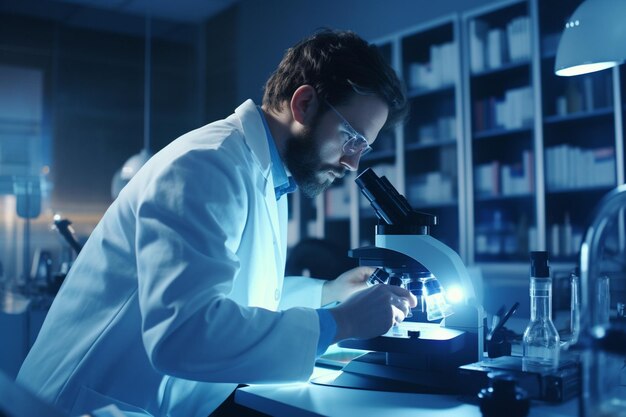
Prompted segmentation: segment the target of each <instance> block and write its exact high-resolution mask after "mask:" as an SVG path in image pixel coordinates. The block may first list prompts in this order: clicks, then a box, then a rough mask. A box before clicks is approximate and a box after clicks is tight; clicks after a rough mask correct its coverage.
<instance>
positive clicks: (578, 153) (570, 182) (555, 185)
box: [545, 144, 615, 191]
mask: <svg viewBox="0 0 626 417" xmlns="http://www.w3.org/2000/svg"><path fill="white" fill-rule="evenodd" d="M545 152H546V185H547V188H548V190H549V191H558V190H571V189H576V188H585V187H603V186H612V185H614V184H615V148H613V147H610V146H608V147H602V148H595V149H584V148H580V147H578V146H572V145H569V144H563V145H558V146H553V147H550V148H547V149H546V151H545Z"/></svg>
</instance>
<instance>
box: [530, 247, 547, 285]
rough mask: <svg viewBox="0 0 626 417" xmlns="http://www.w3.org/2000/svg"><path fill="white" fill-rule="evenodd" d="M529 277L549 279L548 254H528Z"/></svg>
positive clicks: (537, 252) (543, 252)
mask: <svg viewBox="0 0 626 417" xmlns="http://www.w3.org/2000/svg"><path fill="white" fill-rule="evenodd" d="M530 276H531V277H535V278H550V267H549V266H548V252H546V251H533V252H530Z"/></svg>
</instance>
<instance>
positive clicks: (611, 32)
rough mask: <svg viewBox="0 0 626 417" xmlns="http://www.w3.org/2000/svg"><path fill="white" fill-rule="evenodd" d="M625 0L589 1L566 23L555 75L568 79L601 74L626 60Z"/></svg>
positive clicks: (557, 54) (558, 51)
mask: <svg viewBox="0 0 626 417" xmlns="http://www.w3.org/2000/svg"><path fill="white" fill-rule="evenodd" d="M625 17H626V0H587V1H585V2H583V3H582V4H581V5H580V6H578V8H577V9H576V11H575V12H574V14H573V15H572V17H571V18H570V19H569V20H568V21H567V22H566V24H565V30H564V31H563V35H562V36H561V40H560V42H559V47H558V49H557V53H556V61H555V64H554V72H555V73H556V75H560V76H564V77H569V76H573V75H580V74H586V73H589V72H594V71H600V70H603V69H607V68H611V67H614V66H616V65H619V64H621V63H622V62H623V61H624V59H626V24H625V23H624V18H625Z"/></svg>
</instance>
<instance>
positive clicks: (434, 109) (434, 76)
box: [399, 15, 465, 253]
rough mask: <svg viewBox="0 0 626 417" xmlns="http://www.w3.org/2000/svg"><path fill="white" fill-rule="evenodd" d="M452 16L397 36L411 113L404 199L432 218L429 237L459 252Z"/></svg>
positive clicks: (457, 63)
mask: <svg viewBox="0 0 626 417" xmlns="http://www.w3.org/2000/svg"><path fill="white" fill-rule="evenodd" d="M459 28H460V25H459V19H458V16H456V15H452V16H447V17H444V18H442V19H439V20H437V21H434V22H430V23H428V24H425V25H421V26H419V27H416V28H413V29H412V30H410V31H407V32H404V33H403V34H401V35H400V42H399V44H400V51H401V64H400V66H399V69H400V74H401V76H402V78H403V79H404V80H405V83H406V85H407V90H408V94H407V95H408V98H409V101H410V106H411V111H410V114H409V118H408V120H407V123H406V125H405V126H404V129H403V132H402V133H403V138H404V147H403V149H404V157H405V167H404V170H403V171H399V172H400V173H402V175H403V176H404V178H405V188H406V192H405V195H406V197H407V199H408V201H409V203H411V205H412V206H413V207H414V208H415V209H417V210H420V211H425V212H428V213H430V214H434V215H436V216H437V218H438V222H439V223H438V225H437V226H435V227H433V228H432V229H431V233H432V235H433V236H435V237H436V238H438V239H439V240H441V241H442V242H444V243H446V244H447V245H449V246H450V247H452V248H453V249H455V250H456V251H458V252H459V253H464V252H465V246H464V244H463V243H464V239H462V238H461V230H462V226H461V225H462V224H463V221H464V217H463V216H462V215H461V212H462V210H461V209H460V207H461V206H462V205H463V204H464V201H465V199H464V193H463V189H462V188H461V187H459V180H458V177H459V175H458V173H459V172H462V171H463V164H464V156H463V152H462V149H463V148H462V146H461V145H460V144H461V143H462V132H463V129H462V128H463V125H462V118H461V116H460V113H461V106H462V95H463V92H462V84H461V59H460V42H459V39H460V33H459Z"/></svg>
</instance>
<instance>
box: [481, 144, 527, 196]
mask: <svg viewBox="0 0 626 417" xmlns="http://www.w3.org/2000/svg"><path fill="white" fill-rule="evenodd" d="M474 188H475V191H476V195H477V196H479V197H498V196H502V197H510V196H516V195H526V194H530V193H532V192H533V191H534V189H535V174H534V157H533V153H532V151H528V150H527V151H524V152H522V159H521V161H519V162H514V163H510V164H504V163H501V162H500V161H492V162H490V163H487V164H481V165H478V166H477V167H476V168H475V169H474Z"/></svg>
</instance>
